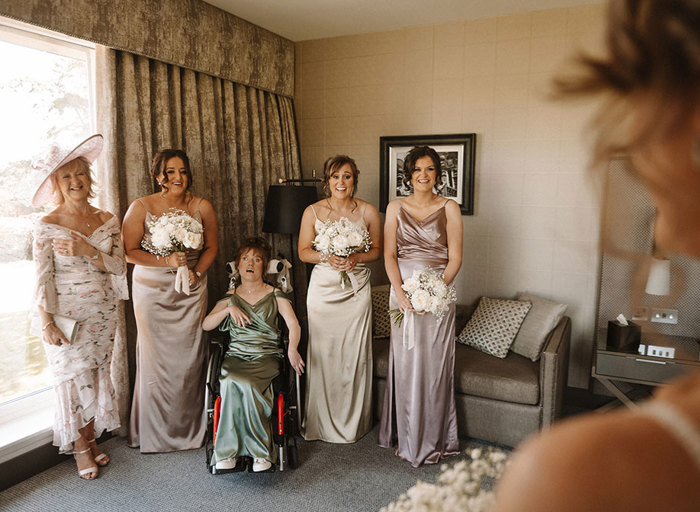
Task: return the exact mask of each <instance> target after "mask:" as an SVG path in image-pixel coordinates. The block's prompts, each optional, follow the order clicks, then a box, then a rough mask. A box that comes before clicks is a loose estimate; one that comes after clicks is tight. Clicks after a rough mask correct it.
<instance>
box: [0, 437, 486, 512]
mask: <svg viewBox="0 0 700 512" xmlns="http://www.w3.org/2000/svg"><path fill="white" fill-rule="evenodd" d="M377 430H378V429H377V427H375V428H374V430H372V431H371V432H370V433H369V434H368V435H366V436H365V437H364V438H363V439H361V440H360V441H358V442H357V443H355V444H351V445H332V444H327V443H323V442H320V441H315V442H308V443H307V442H304V441H303V440H301V441H299V442H298V445H299V463H300V466H299V468H297V469H295V470H288V471H284V472H281V473H280V472H274V473H265V474H254V473H248V472H242V473H230V474H225V475H216V476H214V475H211V474H209V472H208V471H207V468H206V466H205V456H204V449H199V450H191V451H187V452H176V453H165V454H143V455H142V454H141V453H139V452H138V450H134V449H131V448H129V447H127V446H126V442H125V440H124V439H121V438H113V439H110V440H108V441H106V442H104V443H102V444H101V445H100V447H101V448H102V449H103V450H104V451H105V452H107V453H109V456H110V458H111V462H110V464H109V466H107V467H106V468H101V469H100V477H99V478H98V479H97V480H95V481H90V482H85V481H82V480H80V479H79V478H78V476H77V472H76V468H75V464H74V462H73V460H72V459H68V458H67V459H66V461H65V462H62V463H61V464H58V465H57V466H54V467H52V468H50V469H48V470H46V471H44V472H43V473H40V474H38V475H36V476H34V477H32V478H30V479H29V480H26V481H24V482H21V483H19V484H17V485H15V486H13V487H10V488H9V489H7V490H5V491H3V492H2V493H0V510H2V511H4V512H15V511H17V512H20V511H21V512H29V511H32V512H34V511H56V512H62V511H71V512H72V511H82V510H89V511H95V512H101V511H135V512H138V511H152V510H164V511H169V510H170V511H190V510H192V511H194V510H197V511H200V510H201V511H202V512H205V511H226V510H245V511H249V512H255V511H276V510H280V511H293V510H302V511H309V512H313V511H323V512H331V511H346V510H348V511H349V510H353V511H354V510H363V511H365V510H367V511H369V510H379V509H380V508H381V507H383V506H385V505H387V504H389V503H390V502H391V501H394V500H395V499H396V498H397V497H398V496H399V495H400V494H401V493H403V492H405V491H406V490H407V489H408V488H410V487H411V486H412V485H414V484H415V483H416V481H417V480H419V479H420V480H423V481H425V482H434V481H435V477H436V475H437V474H438V473H439V469H440V465H439V464H437V465H436V464H433V465H429V466H424V467H421V468H418V469H414V468H412V467H411V466H410V464H408V463H407V462H405V461H402V460H400V459H399V458H398V457H396V456H395V455H394V454H393V450H388V449H383V448H379V447H378V446H377ZM477 446H486V443H482V442H479V441H469V442H467V441H463V442H462V452H464V450H465V449H467V448H474V447H477ZM461 456H462V455H460V456H455V457H451V458H449V459H446V461H445V462H447V463H454V462H456V461H457V460H459V457H461Z"/></svg>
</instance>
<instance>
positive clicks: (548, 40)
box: [530, 35, 569, 73]
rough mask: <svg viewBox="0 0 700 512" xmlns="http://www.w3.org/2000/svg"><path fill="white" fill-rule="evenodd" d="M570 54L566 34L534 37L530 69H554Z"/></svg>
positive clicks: (541, 70) (535, 70) (534, 71)
mask: <svg viewBox="0 0 700 512" xmlns="http://www.w3.org/2000/svg"><path fill="white" fill-rule="evenodd" d="M568 55H569V52H568V48H567V44H566V37H565V36H564V35H557V36H546V37H534V38H532V40H531V42H530V71H531V72H533V73H540V72H543V71H554V70H556V69H557V68H559V67H560V66H561V65H562V61H563V60H564V59H565V58H567V57H568Z"/></svg>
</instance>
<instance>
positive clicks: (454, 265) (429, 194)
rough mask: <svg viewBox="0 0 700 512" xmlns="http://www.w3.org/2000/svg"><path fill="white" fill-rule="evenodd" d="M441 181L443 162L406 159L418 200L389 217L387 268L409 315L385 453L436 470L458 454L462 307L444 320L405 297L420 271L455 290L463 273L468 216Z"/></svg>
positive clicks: (389, 387) (393, 377) (398, 303)
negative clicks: (443, 191)
mask: <svg viewBox="0 0 700 512" xmlns="http://www.w3.org/2000/svg"><path fill="white" fill-rule="evenodd" d="M440 179H441V166H440V157H439V155H438V154H437V152H436V151H435V150H434V149H432V148H430V147H428V146H420V147H415V148H413V149H412V150H411V151H409V153H408V154H407V155H406V158H405V159H404V176H403V182H404V185H406V186H410V187H411V188H412V189H413V193H412V194H411V195H409V196H408V197H403V198H399V199H395V200H393V201H391V202H390V203H389V205H388V206H387V209H386V219H385V223H384V266H385V267H386V273H387V275H388V276H389V280H390V281H391V295H390V298H389V308H390V309H395V308H400V309H401V311H402V312H404V313H405V314H406V317H405V318H404V320H403V322H402V324H401V325H400V326H397V325H392V327H391V343H390V347H389V369H388V373H387V379H386V393H385V395H384V405H383V407H382V418H381V424H380V427H379V445H380V446H382V447H385V448H389V447H394V448H395V449H396V455H398V456H399V457H401V458H402V459H406V460H407V461H408V462H410V463H411V465H412V466H414V467H418V466H420V465H421V464H434V463H436V462H438V461H439V460H440V459H441V458H443V457H447V456H449V455H456V454H457V453H459V439H458V438H457V415H456V411H455V396H454V359H455V305H454V303H453V304H451V305H450V308H449V310H448V311H447V312H446V313H445V315H444V316H443V317H442V319H441V320H439V321H438V319H437V318H436V317H435V316H434V315H433V314H431V313H418V312H414V310H413V308H412V307H411V302H410V301H409V299H408V297H406V294H405V293H404V291H403V290H402V289H401V285H402V283H403V281H404V279H407V278H409V277H411V275H412V274H413V271H414V270H423V269H425V268H427V267H431V268H432V269H433V270H437V271H439V272H442V275H443V279H444V280H445V283H447V284H448V285H449V284H451V283H452V281H453V280H454V278H455V276H456V275H457V272H458V271H459V267H460V266H461V265H462V214H461V211H460V209H459V205H457V203H456V202H455V201H453V200H451V199H445V198H444V197H441V196H440V195H438V194H436V193H435V192H434V187H435V185H436V184H438V185H439V183H440V182H439V180H440ZM409 315H412V316H413V319H412V321H411V322H410V323H412V324H413V338H414V340H415V343H414V345H413V346H410V345H408V344H406V343H404V327H405V326H407V325H408V324H409Z"/></svg>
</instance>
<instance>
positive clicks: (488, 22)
mask: <svg viewBox="0 0 700 512" xmlns="http://www.w3.org/2000/svg"><path fill="white" fill-rule="evenodd" d="M497 39H498V19H497V18H487V19H481V20H469V21H467V22H465V23H464V42H465V44H467V45H470V44H476V43H493V42H494V41H496V40H497Z"/></svg>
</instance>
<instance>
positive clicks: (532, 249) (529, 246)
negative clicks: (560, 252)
mask: <svg viewBox="0 0 700 512" xmlns="http://www.w3.org/2000/svg"><path fill="white" fill-rule="evenodd" d="M553 259H554V240H548V239H544V238H523V239H522V240H521V241H520V261H521V263H520V264H521V266H522V268H523V270H525V271H528V272H531V271H547V272H551V270H552V261H553ZM549 281H550V282H549V286H551V276H550V279H549Z"/></svg>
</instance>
